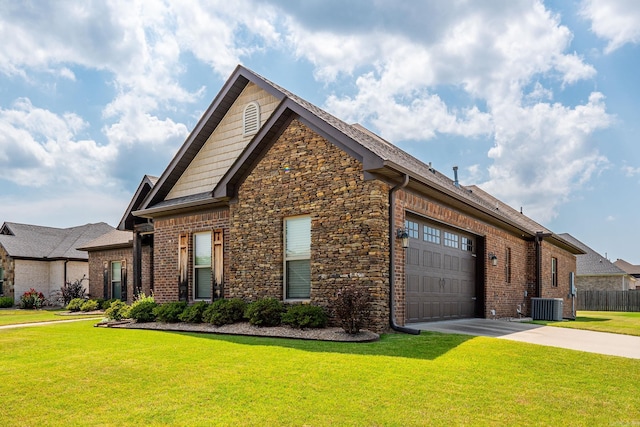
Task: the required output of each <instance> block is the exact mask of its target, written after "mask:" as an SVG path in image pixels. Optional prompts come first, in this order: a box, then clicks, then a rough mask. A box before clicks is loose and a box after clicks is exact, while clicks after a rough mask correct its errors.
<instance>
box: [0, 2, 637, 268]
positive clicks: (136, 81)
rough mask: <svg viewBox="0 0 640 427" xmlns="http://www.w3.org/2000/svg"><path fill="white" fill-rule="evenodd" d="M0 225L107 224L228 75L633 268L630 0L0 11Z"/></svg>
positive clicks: (633, 15) (67, 6) (9, 7)
mask: <svg viewBox="0 0 640 427" xmlns="http://www.w3.org/2000/svg"><path fill="white" fill-rule="evenodd" d="M0 40H2V42H1V43H0V223H1V222H5V221H8V222H20V223H27V224H37V225H43V226H52V227H72V226H76V225H82V224H86V223H95V222H100V221H104V222H107V223H109V224H111V225H113V226H117V224H118V222H119V221H120V219H121V217H122V215H123V214H124V212H125V210H126V208H127V205H128V204H129V201H130V200H131V197H132V196H133V193H134V192H135V190H136V188H137V186H138V184H139V183H140V181H141V180H142V177H143V176H144V175H145V174H150V175H155V176H159V175H161V174H162V172H163V171H164V169H165V168H166V167H167V165H168V163H169V162H170V160H171V159H172V158H173V156H174V154H175V153H176V151H177V150H178V149H179V147H180V146H181V145H182V143H183V142H184V140H185V139H186V137H187V136H188V134H189V132H190V131H191V130H192V129H193V128H194V126H195V124H196V123H197V121H198V119H199V118H200V116H201V115H202V113H203V112H204V111H205V109H206V108H207V107H208V105H209V104H210V103H211V102H212V101H213V99H214V97H215V96H216V94H217V93H218V92H219V90H220V89H221V87H222V84H223V83H224V82H225V81H226V79H227V78H228V77H229V75H230V74H231V72H232V71H233V69H234V68H235V67H236V65H237V64H243V65H244V66H246V67H248V68H249V69H251V70H253V71H255V72H257V73H258V74H261V75H262V76H264V77H266V78H267V79H269V80H271V81H273V82H275V83H277V84H279V85H281V86H283V87H285V88H287V89H288V90H290V91H292V92H293V93H295V94H297V95H299V96H301V97H302V98H305V99H306V100H308V101H310V102H312V103H314V104H316V105H318V106H320V107H322V108H324V109H325V110H327V111H329V112H330V113H332V114H334V115H335V116H337V117H339V118H341V119H342V120H344V121H347V122H349V123H355V122H358V123H361V124H362V125H364V126H365V127H367V128H369V129H371V130H372V131H374V132H376V133H378V134H379V135H381V136H382V137H383V138H385V139H387V140H389V141H390V142H392V143H393V144H395V145H397V146H399V147H400V148H402V149H404V150H405V151H407V152H409V153H410V154H412V155H414V156H415V157H417V158H418V159H420V160H422V161H424V162H425V163H428V162H431V163H432V164H433V166H434V167H435V168H436V169H438V170H439V171H441V172H443V173H445V174H447V175H449V176H450V177H453V171H452V167H453V166H458V167H459V178H460V183H461V184H462V185H478V186H480V187H482V188H483V189H485V190H486V191H488V192H490V193H491V194H492V195H494V196H495V197H497V198H499V199H500V200H502V201H504V202H505V203H507V204H509V205H510V206H512V207H513V208H515V209H518V210H519V209H520V208H522V210H523V212H524V213H525V214H526V215H528V216H529V217H531V218H533V219H534V220H536V221H538V222H539V223H541V224H542V225H544V226H545V227H547V228H549V229H551V230H552V231H553V232H555V233H558V234H559V233H570V234H571V235H573V236H574V237H575V238H577V239H578V240H580V241H582V242H583V243H585V244H586V245H588V246H590V247H591V248H592V249H594V250H595V251H596V252H599V253H600V254H602V255H603V256H606V257H608V258H609V259H611V260H614V261H615V260H616V259H618V258H621V259H624V260H626V261H628V262H631V263H633V264H640V250H639V249H638V245H636V244H635V243H636V240H638V238H639V237H640V197H638V195H639V194H640V191H639V190H640V144H638V143H637V141H636V139H637V137H636V135H638V134H639V133H640V120H639V119H640V115H639V113H640V104H639V100H640V77H639V75H640V74H639V70H640V2H638V1H636V0H547V1H534V0H520V1H513V0H487V1H474V0H466V1H465V0H448V1H436V0H433V1H418V0H351V1H348V2H345V1H343V0H305V1H295V0H263V1H250V0H246V1H243V0H238V1H228V0H221V1H217V0H114V1H110V0H107V1H104V0H96V1H75V0H73V1H63V0H59V1H57V0H49V1H47V0H42V1H36V0H33V1H21V2H16V1H14V0H0Z"/></svg>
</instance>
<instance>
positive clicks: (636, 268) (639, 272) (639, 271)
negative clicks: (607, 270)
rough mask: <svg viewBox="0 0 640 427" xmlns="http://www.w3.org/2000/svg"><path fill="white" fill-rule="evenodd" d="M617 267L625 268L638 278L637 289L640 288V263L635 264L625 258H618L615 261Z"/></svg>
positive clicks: (628, 272)
mask: <svg viewBox="0 0 640 427" xmlns="http://www.w3.org/2000/svg"><path fill="white" fill-rule="evenodd" d="M613 264H614V265H615V266H616V267H618V268H619V269H621V270H624V271H625V272H626V273H627V274H629V275H631V276H633V277H635V278H636V289H640V280H639V279H640V265H633V264H631V263H628V262H627V261H625V260H623V259H618V260H617V261H616V262H614V263H613Z"/></svg>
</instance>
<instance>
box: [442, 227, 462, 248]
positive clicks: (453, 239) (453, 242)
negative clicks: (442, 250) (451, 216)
mask: <svg viewBox="0 0 640 427" xmlns="http://www.w3.org/2000/svg"><path fill="white" fill-rule="evenodd" d="M444 245H445V246H448V247H450V248H459V247H460V240H459V236H458V235H457V234H454V233H449V232H447V231H445V232H444Z"/></svg>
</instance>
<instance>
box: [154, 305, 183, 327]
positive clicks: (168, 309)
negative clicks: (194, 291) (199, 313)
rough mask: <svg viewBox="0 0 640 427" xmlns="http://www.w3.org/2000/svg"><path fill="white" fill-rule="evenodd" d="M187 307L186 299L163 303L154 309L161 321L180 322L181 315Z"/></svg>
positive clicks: (158, 319)
mask: <svg viewBox="0 0 640 427" xmlns="http://www.w3.org/2000/svg"><path fill="white" fill-rule="evenodd" d="M185 308H187V303H186V302H185V301H174V302H167V303H165V304H161V305H159V306H157V307H156V308H154V309H153V314H154V315H155V316H156V320H157V321H159V322H167V323H176V322H179V321H180V319H179V316H180V315H181V314H182V312H183V311H184V310H185Z"/></svg>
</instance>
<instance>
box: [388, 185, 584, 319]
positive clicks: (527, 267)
mask: <svg viewBox="0 0 640 427" xmlns="http://www.w3.org/2000/svg"><path fill="white" fill-rule="evenodd" d="M405 210H410V211H412V212H415V213H417V214H420V215H423V216H424V217H425V218H427V219H434V220H437V221H442V222H444V223H447V224H450V225H452V226H455V227H459V228H461V229H463V230H466V231H468V232H471V233H473V234H476V235H478V236H482V237H484V239H485V248H484V249H485V251H484V252H485V256H484V257H483V259H480V258H479V264H476V269H481V270H482V269H483V270H484V282H485V286H484V298H485V310H484V317H487V318H490V317H493V314H492V310H495V317H498V318H501V317H518V312H517V309H518V307H520V309H521V311H522V313H523V314H529V310H530V304H529V301H530V298H531V297H532V296H535V290H536V286H535V278H536V275H535V272H536V270H535V255H536V254H535V245H534V243H533V242H532V241H526V240H523V239H522V238H521V237H519V236H515V235H513V234H510V233H507V232H506V231H503V230H500V229H498V228H496V227H494V226H491V225H489V224H486V223H484V222H482V221H479V220H477V219H474V218H472V217H470V216H468V215H466V214H464V213H462V212H460V211H457V210H456V209H453V208H451V207H448V206H445V205H442V204H440V203H437V202H435V201H433V200H430V199H428V198H426V197H424V196H421V195H419V194H416V193H414V192H411V191H410V190H399V191H398V192H397V193H396V206H395V224H394V225H395V227H394V228H395V229H397V228H400V227H404V219H405ZM395 245H396V257H395V260H394V265H395V277H396V287H395V304H396V313H395V317H396V322H397V323H398V324H400V325H403V324H404V322H405V319H406V312H405V310H406V307H405V287H406V284H405V272H404V263H405V260H404V256H405V253H404V251H403V250H402V248H401V246H400V243H399V242H398V241H396V242H395ZM507 248H510V249H511V281H510V282H508V281H507V275H506V264H505V261H506V250H507ZM490 253H494V254H496V256H497V257H498V265H497V266H493V265H492V263H491V261H490V260H489V256H488V255H489V254H490ZM552 256H555V257H557V258H558V264H559V266H558V268H559V272H558V274H559V276H558V277H559V280H558V288H554V289H550V285H549V283H550V280H551V257H552ZM542 259H543V261H544V262H543V274H542V276H543V288H542V289H543V291H542V296H543V297H545V298H552V297H553V298H565V304H564V305H565V307H564V310H565V315H566V316H569V314H570V311H571V310H570V308H569V310H568V311H567V306H569V307H570V305H571V301H570V299H567V294H568V293H569V290H568V281H569V272H570V271H575V257H574V256H573V255H572V254H570V253H568V252H566V251H564V250H562V249H560V248H558V247H556V246H554V245H551V244H549V243H547V242H544V243H543V250H542ZM545 279H548V280H547V281H546V282H545ZM525 292H526V296H525ZM478 297H479V298H480V297H482V295H478Z"/></svg>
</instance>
